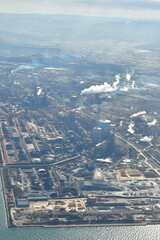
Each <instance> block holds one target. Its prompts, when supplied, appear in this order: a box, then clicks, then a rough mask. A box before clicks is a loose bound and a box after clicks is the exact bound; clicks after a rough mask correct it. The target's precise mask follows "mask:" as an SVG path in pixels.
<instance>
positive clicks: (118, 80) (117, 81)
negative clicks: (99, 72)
mask: <svg viewBox="0 0 160 240" xmlns="http://www.w3.org/2000/svg"><path fill="white" fill-rule="evenodd" d="M120 79H121V77H120V75H119V74H117V75H115V81H114V83H113V88H117V85H118V84H119V82H120Z"/></svg>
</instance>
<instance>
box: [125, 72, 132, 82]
mask: <svg viewBox="0 0 160 240" xmlns="http://www.w3.org/2000/svg"><path fill="white" fill-rule="evenodd" d="M131 77H132V75H131V74H129V73H126V75H125V79H126V80H127V81H128V82H129V81H130V80H131Z"/></svg>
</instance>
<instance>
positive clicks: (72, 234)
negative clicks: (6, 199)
mask: <svg viewBox="0 0 160 240" xmlns="http://www.w3.org/2000/svg"><path fill="white" fill-rule="evenodd" d="M0 240H160V225H154V226H144V227H141V226H139V227H137V226H126V227H121V226H120V227H77V228H29V229H27V228H26V229H8V228H7V227H6V219H5V211H4V203H3V196H2V186H1V182H0Z"/></svg>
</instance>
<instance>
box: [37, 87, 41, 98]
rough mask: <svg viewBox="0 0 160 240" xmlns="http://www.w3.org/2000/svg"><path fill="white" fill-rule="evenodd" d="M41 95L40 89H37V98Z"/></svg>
mask: <svg viewBox="0 0 160 240" xmlns="http://www.w3.org/2000/svg"><path fill="white" fill-rule="evenodd" d="M41 94H42V88H40V87H37V96H40V95H41Z"/></svg>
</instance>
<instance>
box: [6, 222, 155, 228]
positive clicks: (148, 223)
mask: <svg viewBox="0 0 160 240" xmlns="http://www.w3.org/2000/svg"><path fill="white" fill-rule="evenodd" d="M147 225H158V223H151V222H141V223H101V224H98V223H93V224H70V225H69V224H68V225H67V224H64V225H62V224H59V225H58V224H57V225H47V224H46V225H44V224H42V225H41V224H40V225H38V224H36V225H34V224H33V225H19V226H10V228H64V227H65V228H72V227H112V226H114V227H115V226H147Z"/></svg>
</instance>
